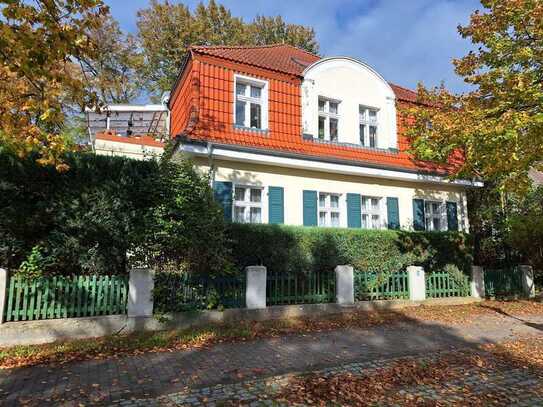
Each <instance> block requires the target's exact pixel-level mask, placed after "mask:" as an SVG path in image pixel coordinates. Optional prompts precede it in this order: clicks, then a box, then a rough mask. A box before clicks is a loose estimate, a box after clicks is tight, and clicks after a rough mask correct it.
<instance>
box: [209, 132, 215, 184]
mask: <svg viewBox="0 0 543 407" xmlns="http://www.w3.org/2000/svg"><path fill="white" fill-rule="evenodd" d="M207 162H208V165H209V183H210V186H211V188H212V189H213V184H214V183H215V172H216V171H215V164H213V143H212V142H210V141H208V142H207Z"/></svg>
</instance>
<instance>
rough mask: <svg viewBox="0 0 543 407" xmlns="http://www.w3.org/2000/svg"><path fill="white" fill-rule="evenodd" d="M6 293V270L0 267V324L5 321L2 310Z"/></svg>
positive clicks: (4, 308) (3, 309) (4, 307)
mask: <svg viewBox="0 0 543 407" xmlns="http://www.w3.org/2000/svg"><path fill="white" fill-rule="evenodd" d="M7 295H8V271H7V270H6V269H3V268H0V324H3V323H4V322H5V317H4V311H5V310H6V302H7V299H6V297H7Z"/></svg>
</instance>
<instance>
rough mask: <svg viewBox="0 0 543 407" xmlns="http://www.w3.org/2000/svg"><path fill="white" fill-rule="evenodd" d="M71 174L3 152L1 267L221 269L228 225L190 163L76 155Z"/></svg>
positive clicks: (35, 271) (31, 271)
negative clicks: (138, 264)
mask: <svg viewBox="0 0 543 407" xmlns="http://www.w3.org/2000/svg"><path fill="white" fill-rule="evenodd" d="M65 161H66V163H67V164H68V165H69V167H70V169H69V170H68V171H66V172H64V173H59V172H57V171H56V170H55V169H54V168H53V167H47V166H40V165H37V164H36V161H35V159H34V157H29V158H28V159H23V160H21V159H19V158H17V157H14V156H12V155H10V154H8V153H5V152H2V151H1V149H0V208H1V209H2V216H1V217H0V266H3V267H7V268H9V269H13V270H19V272H20V273H23V274H25V275H29V276H38V275H44V274H50V275H51V274H56V275H70V274H90V273H93V274H94V273H96V274H119V273H126V271H127V269H128V267H129V264H128V256H127V254H128V253H131V254H132V255H133V256H132V257H130V259H131V260H135V261H136V260H140V261H141V260H144V261H147V262H149V263H151V264H152V263H160V264H165V263H171V264H175V266H176V267H179V265H181V264H182V265H183V266H184V267H185V268H186V269H187V270H190V271H192V272H196V273H198V272H199V273H209V272H215V271H217V270H220V271H223V270H224V268H225V265H224V261H225V259H226V256H225V250H226V245H225V244H224V233H223V229H224V222H223V218H222V214H221V210H220V208H219V207H218V206H217V204H216V203H215V202H214V201H213V196H212V192H211V188H210V185H209V179H208V178H207V177H205V176H201V175H200V174H198V173H197V172H196V171H195V170H194V168H193V166H192V164H191V163H190V162H189V161H181V162H175V161H173V160H163V161H161V162H160V163H159V162H157V161H137V160H132V159H129V158H123V157H109V156H97V155H94V154H90V153H78V154H72V155H69V156H67V157H66V158H65Z"/></svg>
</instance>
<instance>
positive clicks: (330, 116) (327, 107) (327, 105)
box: [317, 96, 341, 142]
mask: <svg viewBox="0 0 543 407" xmlns="http://www.w3.org/2000/svg"><path fill="white" fill-rule="evenodd" d="M321 101H323V102H324V111H321V110H319V103H320V102H321ZM330 103H336V104H337V113H332V112H330ZM340 105H341V101H340V100H337V99H332V98H328V97H325V96H319V98H318V101H317V112H318V115H317V138H318V139H321V138H320V134H319V120H320V118H321V117H322V118H323V119H324V138H322V139H321V140H326V141H334V142H339V122H340V117H341V116H340ZM330 119H335V120H337V135H336V139H335V140H332V139H331V138H330Z"/></svg>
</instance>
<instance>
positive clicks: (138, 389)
mask: <svg viewBox="0 0 543 407" xmlns="http://www.w3.org/2000/svg"><path fill="white" fill-rule="evenodd" d="M542 334H543V315H539V316H530V317H523V318H522V319H515V318H511V317H507V316H484V317H481V318H478V319H477V320H476V322H474V323H471V324H469V325H446V324H438V323H420V322H416V321H413V322H409V323H401V324H394V325H389V326H385V327H376V328H371V329H350V330H336V331H328V332H319V333H313V334H305V335H291V336H284V337H279V338H270V339H260V340H255V341H252V342H238V343H225V344H218V345H215V346H213V347H211V348H209V349H192V350H186V351H176V352H163V353H143V354H141V355H136V356H125V357H119V358H110V359H105V360H91V361H84V362H73V363H68V364H66V365H62V366H36V367H31V368H18V369H9V370H3V371H0V405H2V406H4V405H5V406H17V405H39V406H47V405H55V406H57V405H66V406H71V405H74V406H78V405H80V404H83V405H89V404H93V405H111V404H117V403H118V402H120V401H121V400H122V401H123V402H125V404H126V403H129V402H130V401H129V400H136V399H147V401H146V402H147V403H151V401H150V399H156V398H157V397H160V396H163V395H167V394H173V393H179V392H183V391H187V390H189V391H190V390H191V389H198V388H210V387H212V386H214V385H216V384H222V385H229V384H233V383H239V382H243V381H246V380H251V379H262V378H265V377H272V376H277V375H282V374H285V373H289V372H303V371H314V370H319V369H324V368H328V367H334V366H339V365H346V364H347V365H348V364H352V363H366V362H371V361H375V360H379V359H382V358H385V357H386V358H394V357H401V356H408V355H425V356H426V355H428V354H431V353H433V352H436V351H443V350H447V349H451V348H466V347H474V346H475V345H478V344H480V343H485V342H500V341H504V340H507V339H511V338H514V337H517V336H525V335H542ZM144 405H148V404H145V403H144Z"/></svg>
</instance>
